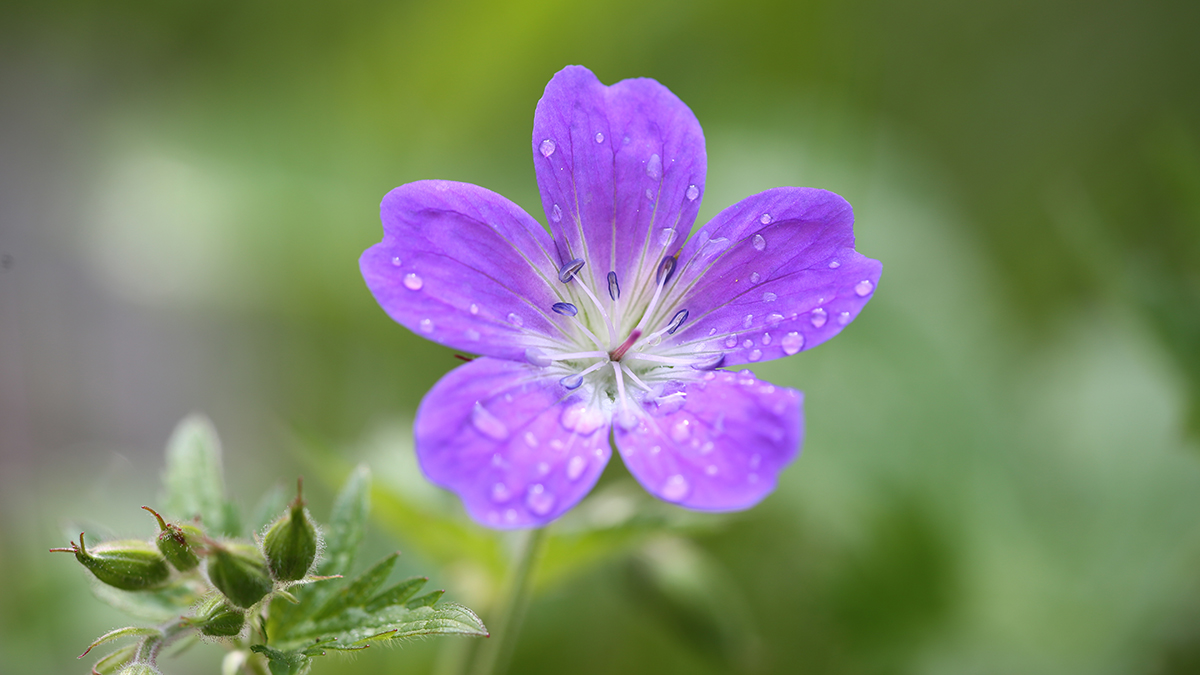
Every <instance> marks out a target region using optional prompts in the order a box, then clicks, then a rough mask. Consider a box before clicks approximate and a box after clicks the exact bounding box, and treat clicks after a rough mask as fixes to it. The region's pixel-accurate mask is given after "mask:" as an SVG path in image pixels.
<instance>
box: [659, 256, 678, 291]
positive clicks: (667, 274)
mask: <svg viewBox="0 0 1200 675" xmlns="http://www.w3.org/2000/svg"><path fill="white" fill-rule="evenodd" d="M676 262H677V261H676V259H675V256H671V255H669V256H667V257H665V258H663V259H662V262H661V263H659V265H658V273H657V274H656V275H655V276H654V283H656V284H659V285H665V284H667V283H669V282H670V281H671V277H672V276H674V274H675V263H676Z"/></svg>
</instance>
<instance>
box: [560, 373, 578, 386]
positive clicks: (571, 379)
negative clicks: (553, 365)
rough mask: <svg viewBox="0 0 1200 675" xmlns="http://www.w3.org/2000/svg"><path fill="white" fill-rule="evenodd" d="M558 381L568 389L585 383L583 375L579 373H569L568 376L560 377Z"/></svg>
mask: <svg viewBox="0 0 1200 675" xmlns="http://www.w3.org/2000/svg"><path fill="white" fill-rule="evenodd" d="M558 383H559V384H561V385H562V386H564V387H566V388H567V389H578V388H579V385H581V384H583V376H582V375H580V374H579V373H576V374H574V375H567V376H566V377H564V378H562V379H560V380H559V381H558Z"/></svg>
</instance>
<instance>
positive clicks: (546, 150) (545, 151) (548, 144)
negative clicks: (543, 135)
mask: <svg viewBox="0 0 1200 675" xmlns="http://www.w3.org/2000/svg"><path fill="white" fill-rule="evenodd" d="M538 150H540V151H541V152H542V157H546V158H549V157H550V155H553V154H554V141H552V140H550V139H549V138H547V139H546V140H544V141H542V144H541V145H539V146H538Z"/></svg>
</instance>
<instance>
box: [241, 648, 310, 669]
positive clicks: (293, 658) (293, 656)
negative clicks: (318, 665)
mask: <svg viewBox="0 0 1200 675" xmlns="http://www.w3.org/2000/svg"><path fill="white" fill-rule="evenodd" d="M250 650H251V651H254V652H258V653H259V654H262V655H263V656H265V657H267V665H268V666H269V667H270V668H271V675H302V674H303V673H307V672H308V670H309V666H310V665H311V664H312V659H310V658H309V657H308V655H307V654H305V653H304V652H303V651H301V650H294V651H280V650H278V649H272V648H270V647H268V646H266V645H254V646H252V647H250Z"/></svg>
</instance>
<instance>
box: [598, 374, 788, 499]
mask: <svg viewBox="0 0 1200 675" xmlns="http://www.w3.org/2000/svg"><path fill="white" fill-rule="evenodd" d="M704 378H705V379H703V380H701V381H700V382H696V383H691V384H688V385H686V386H685V385H676V386H675V387H674V390H673V391H668V392H664V396H662V397H660V398H659V399H658V400H659V403H657V404H656V403H650V402H648V403H646V404H645V405H644V406H643V407H644V410H645V411H646V413H647V414H648V416H649V417H648V419H643V420H642V421H641V423H640V424H639V425H638V426H637V427H635V428H634V429H633V430H631V431H626V430H625V429H623V428H622V427H621V425H616V426H615V427H614V429H615V430H616V440H617V448H618V449H619V450H620V452H621V457H622V459H624V460H625V466H626V467H628V468H629V471H630V473H632V474H633V475H634V477H635V478H637V480H638V482H640V483H641V484H642V486H643V487H645V488H646V489H647V490H648V491H649V492H650V493H651V494H654V495H655V496H657V497H659V498H660V499H663V500H666V501H669V502H674V503H676V504H679V505H680V506H686V507H688V508H692V509H700V510H704V511H734V510H738V509H746V508H749V507H751V506H754V505H755V504H757V503H758V502H759V501H761V500H762V499H763V497H766V496H767V495H768V494H769V493H770V492H771V491H772V490H774V489H775V481H776V478H777V477H778V475H779V473H780V472H781V471H783V469H784V467H785V466H787V465H788V463H790V462H791V461H792V460H793V459H795V458H796V456H797V455H798V454H799V452H800V444H801V442H802V440H803V435H804V419H803V411H802V409H801V406H802V403H803V394H801V393H800V392H798V391H796V390H795V389H788V388H786V387H776V386H774V385H772V384H770V383H767V382H762V381H760V380H757V379H755V377H754V375H753V374H752V373H751V372H750V371H748V370H747V371H743V372H741V373H737V374H735V373H730V372H727V371H718V372H710V373H706V374H705V375H704ZM679 392H682V393H683V394H684V395H683V396H682V397H680V396H679ZM672 394H673V395H672ZM680 400H682V401H683V403H682V405H680V404H679V401H680Z"/></svg>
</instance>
